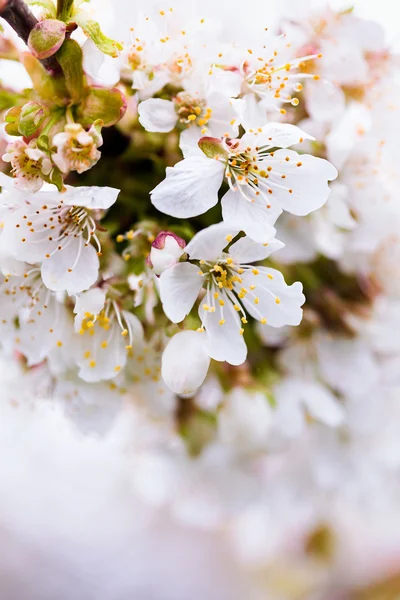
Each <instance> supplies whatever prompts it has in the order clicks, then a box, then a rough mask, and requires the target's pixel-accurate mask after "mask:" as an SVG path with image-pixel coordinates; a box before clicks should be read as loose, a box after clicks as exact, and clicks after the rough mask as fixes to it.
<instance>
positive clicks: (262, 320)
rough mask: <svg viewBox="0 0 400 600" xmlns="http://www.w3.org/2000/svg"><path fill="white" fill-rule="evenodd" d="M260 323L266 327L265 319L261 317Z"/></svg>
mask: <svg viewBox="0 0 400 600" xmlns="http://www.w3.org/2000/svg"><path fill="white" fill-rule="evenodd" d="M261 323H262V324H263V325H266V323H267V319H265V318H264V317H263V318H262V319H261Z"/></svg>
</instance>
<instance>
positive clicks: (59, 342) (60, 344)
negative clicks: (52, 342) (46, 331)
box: [57, 340, 63, 348]
mask: <svg viewBox="0 0 400 600" xmlns="http://www.w3.org/2000/svg"><path fill="white" fill-rule="evenodd" d="M62 345H63V344H62V342H61V341H60V340H59V341H58V342H57V346H58V347H59V348H61V346H62Z"/></svg>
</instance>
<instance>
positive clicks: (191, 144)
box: [179, 126, 204, 158]
mask: <svg viewBox="0 0 400 600" xmlns="http://www.w3.org/2000/svg"><path fill="white" fill-rule="evenodd" d="M202 137H203V134H202V133H201V129H200V128H199V127H196V126H192V127H189V128H188V129H185V130H184V131H182V133H181V136H180V138H179V148H180V149H181V150H182V154H183V156H184V157H185V158H189V157H190V156H200V157H201V158H204V152H203V151H202V150H201V149H200V148H199V140H200V138H202Z"/></svg>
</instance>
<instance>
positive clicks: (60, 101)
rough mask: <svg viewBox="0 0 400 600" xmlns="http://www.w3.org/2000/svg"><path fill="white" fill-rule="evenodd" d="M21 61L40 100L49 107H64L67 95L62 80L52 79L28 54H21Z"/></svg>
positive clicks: (37, 61) (40, 64)
mask: <svg viewBox="0 0 400 600" xmlns="http://www.w3.org/2000/svg"><path fill="white" fill-rule="evenodd" d="M21 61H22V63H23V65H24V67H25V69H26V70H27V71H28V74H29V76H30V78H31V79H32V83H33V87H34V89H35V91H36V92H37V93H38V94H39V96H40V98H42V99H43V100H45V101H46V103H47V104H49V105H56V106H65V105H66V104H67V103H68V100H69V95H68V91H67V88H66V87H65V83H64V80H63V78H61V77H59V78H57V77H52V76H51V75H50V74H49V73H48V72H47V71H46V69H45V68H44V66H43V65H42V63H41V62H40V61H39V60H38V59H37V58H35V57H34V56H33V55H32V54H30V53H29V52H23V53H22V54H21Z"/></svg>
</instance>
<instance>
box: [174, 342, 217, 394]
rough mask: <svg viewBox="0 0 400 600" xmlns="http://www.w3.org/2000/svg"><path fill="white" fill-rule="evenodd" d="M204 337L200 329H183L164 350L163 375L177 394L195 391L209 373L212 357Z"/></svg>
mask: <svg viewBox="0 0 400 600" xmlns="http://www.w3.org/2000/svg"><path fill="white" fill-rule="evenodd" d="M203 337H204V334H202V333H199V332H198V331H181V332H180V333H176V334H175V335H174V336H173V338H171V340H170V341H169V342H168V344H167V347H166V348H165V350H164V354H163V357H162V377H163V379H164V382H165V383H166V385H167V386H168V387H169V388H170V389H171V390H172V391H173V392H175V393H176V394H182V395H189V394H193V393H195V392H196V390H197V389H198V388H199V387H200V386H201V384H202V383H203V381H204V379H205V377H206V375H207V371H208V367H209V364H210V357H209V356H208V354H207V353H206V352H205V350H204V347H203Z"/></svg>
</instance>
